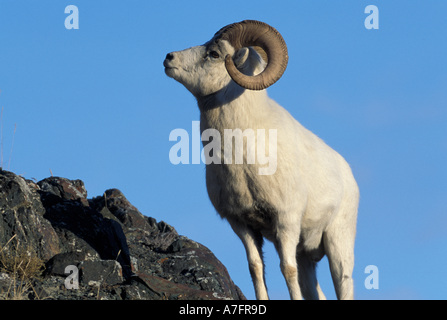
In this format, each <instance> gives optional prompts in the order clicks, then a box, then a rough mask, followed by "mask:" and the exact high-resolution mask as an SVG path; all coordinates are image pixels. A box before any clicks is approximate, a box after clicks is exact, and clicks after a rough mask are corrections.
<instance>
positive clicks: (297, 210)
mask: <svg viewBox="0 0 447 320" xmlns="http://www.w3.org/2000/svg"><path fill="white" fill-rule="evenodd" d="M215 53H217V54H218V55H219V57H215V55H216V54H215ZM226 54H230V55H232V56H233V60H234V61H235V64H236V66H237V67H238V68H239V70H241V71H242V72H244V73H245V74H247V75H253V74H257V73H259V72H261V71H262V70H263V68H264V67H265V62H264V61H263V60H262V58H261V57H260V56H259V55H258V54H257V52H256V51H255V50H254V49H253V48H242V49H240V50H238V51H237V52H235V50H234V48H233V47H232V46H231V45H230V44H229V43H228V42H227V41H215V40H214V39H211V40H210V41H209V42H207V43H206V44H204V45H202V46H197V47H193V48H190V49H186V50H183V51H179V52H174V53H171V54H168V56H167V59H166V60H165V62H164V65H165V67H166V74H167V75H168V76H170V77H172V78H174V79H176V80H177V81H179V82H180V83H182V84H183V85H184V86H185V87H186V88H187V89H188V90H189V91H190V92H191V93H192V94H193V95H194V96H195V97H196V98H197V101H198V105H199V108H200V111H201V118H200V120H201V131H202V132H203V131H204V130H206V129H208V128H213V129H216V130H217V131H219V132H220V134H221V136H222V137H224V130H225V129H241V130H245V129H253V130H257V129H265V130H266V132H267V131H268V129H276V130H277V169H276V172H275V173H274V174H272V175H260V174H259V173H258V167H259V166H260V164H259V163H256V164H248V163H244V164H224V163H223V164H208V165H207V166H206V183H207V189H208V194H209V197H210V199H211V202H212V204H213V205H214V207H215V208H216V210H217V212H218V213H219V214H220V215H221V217H223V218H226V219H227V220H228V222H229V223H230V225H231V227H232V228H233V230H234V232H235V233H236V234H237V235H238V236H239V237H240V239H241V240H242V242H243V244H244V246H245V249H246V252H247V259H248V263H249V270H250V273H251V276H252V279H253V283H254V287H255V292H256V297H257V298H258V299H268V294H267V289H266V285H265V279H264V266H263V260H262V243H263V238H266V239H268V240H270V241H272V242H273V243H274V245H275V247H276V250H277V252H278V254H279V257H280V261H281V262H280V267H281V271H282V273H283V275H284V277H285V279H286V283H287V286H288V289H289V293H290V296H291V298H292V299H301V298H302V297H303V296H304V298H306V299H318V298H320V299H324V298H325V297H324V294H323V293H322V291H321V289H320V287H319V285H318V282H317V279H316V273H315V267H316V263H317V262H318V261H319V260H320V259H321V258H322V257H323V256H324V255H325V254H326V255H327V256H328V259H329V264H330V269H331V274H332V278H333V281H334V286H335V289H336V293H337V297H338V298H339V299H352V298H353V296H354V291H353V290H354V289H353V280H352V271H353V267H354V239H355V232H356V219H357V207H358V201H359V191H358V187H357V184H356V182H355V180H354V177H353V175H352V173H351V169H350V167H349V165H348V164H347V163H346V161H345V160H344V159H343V158H342V157H341V156H340V155H339V154H338V153H337V152H335V151H334V150H333V149H331V148H330V147H329V146H327V145H326V144H325V143H324V142H323V141H322V140H321V139H320V138H318V137H317V136H316V135H314V134H313V133H312V132H310V131H309V130H307V129H305V128H304V127H303V126H302V125H301V124H300V123H299V122H298V121H296V120H295V119H294V118H293V117H292V116H291V115H290V114H289V113H288V112H287V111H286V110H285V109H284V108H282V107H281V106H279V105H278V104H277V103H276V102H275V101H273V100H272V99H270V98H269V97H268V95H267V92H266V91H265V90H262V91H250V90H245V89H243V88H241V87H240V86H238V85H237V84H236V83H235V82H233V81H232V80H231V78H230V77H229V75H228V73H227V71H226V69H225V65H224V58H225V56H226ZM266 139H267V141H268V137H266ZM204 144H205V142H204ZM223 145H224V141H223V139H222V148H223ZM222 150H223V149H222ZM244 152H245V151H244ZM245 153H246V152H245ZM245 153H244V156H245V155H246V154H245Z"/></svg>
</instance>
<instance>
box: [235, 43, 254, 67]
mask: <svg viewBox="0 0 447 320" xmlns="http://www.w3.org/2000/svg"><path fill="white" fill-rule="evenodd" d="M249 53H250V50H249V49H248V48H241V49H239V50H238V51H236V52H235V53H234V55H233V61H234V64H235V66H236V68H241V67H242V65H243V64H244V63H245V61H247V58H248V54H249Z"/></svg>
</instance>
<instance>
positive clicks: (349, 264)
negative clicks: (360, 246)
mask: <svg viewBox="0 0 447 320" xmlns="http://www.w3.org/2000/svg"><path fill="white" fill-rule="evenodd" d="M347 234H348V233H344V234H343V235H341V234H339V232H331V231H329V232H326V233H325V237H324V246H325V250H326V255H327V257H328V260H329V267H330V269H331V275H332V281H333V282H334V287H335V292H336V294H337V298H338V299H339V300H352V299H354V281H353V279H352V272H353V269H354V239H350V237H349V236H348V235H347Z"/></svg>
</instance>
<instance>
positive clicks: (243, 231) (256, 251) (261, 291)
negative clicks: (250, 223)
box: [228, 219, 269, 300]
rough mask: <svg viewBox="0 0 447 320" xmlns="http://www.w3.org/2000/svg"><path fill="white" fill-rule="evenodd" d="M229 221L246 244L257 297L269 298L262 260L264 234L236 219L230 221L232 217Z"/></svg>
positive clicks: (261, 298) (260, 298)
mask: <svg viewBox="0 0 447 320" xmlns="http://www.w3.org/2000/svg"><path fill="white" fill-rule="evenodd" d="M228 221H229V222H230V225H231V227H232V228H233V230H234V232H235V233H236V234H237V235H238V237H239V238H240V239H241V241H242V243H243V244H244V247H245V251H246V253H247V260H248V267H249V270H250V275H251V279H252V281H253V285H254V288H255V293H256V299H258V300H268V299H269V297H268V294H267V287H266V285H265V278H264V262H263V260H262V244H263V238H262V235H261V234H260V233H259V232H256V231H254V230H253V229H250V228H247V227H246V226H243V225H241V224H239V223H237V222H236V221H230V219H229V220H228Z"/></svg>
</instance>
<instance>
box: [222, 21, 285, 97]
mask: <svg viewBox="0 0 447 320" xmlns="http://www.w3.org/2000/svg"><path fill="white" fill-rule="evenodd" d="M216 34H218V35H219V39H222V40H227V41H228V42H230V44H231V45H232V46H233V47H234V49H235V50H236V51H237V50H239V49H241V48H243V47H249V46H254V47H256V46H257V47H261V48H262V49H263V50H264V51H265V53H266V54H267V57H268V59H267V60H268V61H267V66H266V68H265V69H264V71H262V72H261V73H260V74H258V75H256V76H247V75H245V74H243V73H241V72H240V71H239V70H238V69H237V68H236V66H235V65H234V62H233V59H232V57H231V56H230V55H227V56H226V57H225V67H226V69H227V71H228V74H229V75H230V77H231V78H232V79H233V81H234V82H236V83H237V84H238V85H240V86H241V87H243V88H246V89H249V90H263V89H265V88H267V87H270V86H271V85H272V84H274V83H275V82H276V81H278V80H279V78H281V76H282V75H283V73H284V71H285V70H286V67H287V62H288V59H289V55H288V53H287V46H286V43H285V41H284V39H283V37H282V36H281V34H280V33H279V32H278V31H277V30H276V29H275V28H273V27H271V26H269V25H268V24H266V23H264V22H261V21H255V20H244V21H241V22H238V23H233V24H230V25H228V26H226V27H223V28H222V29H220V30H219V31H218V32H217V33H216Z"/></svg>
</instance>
